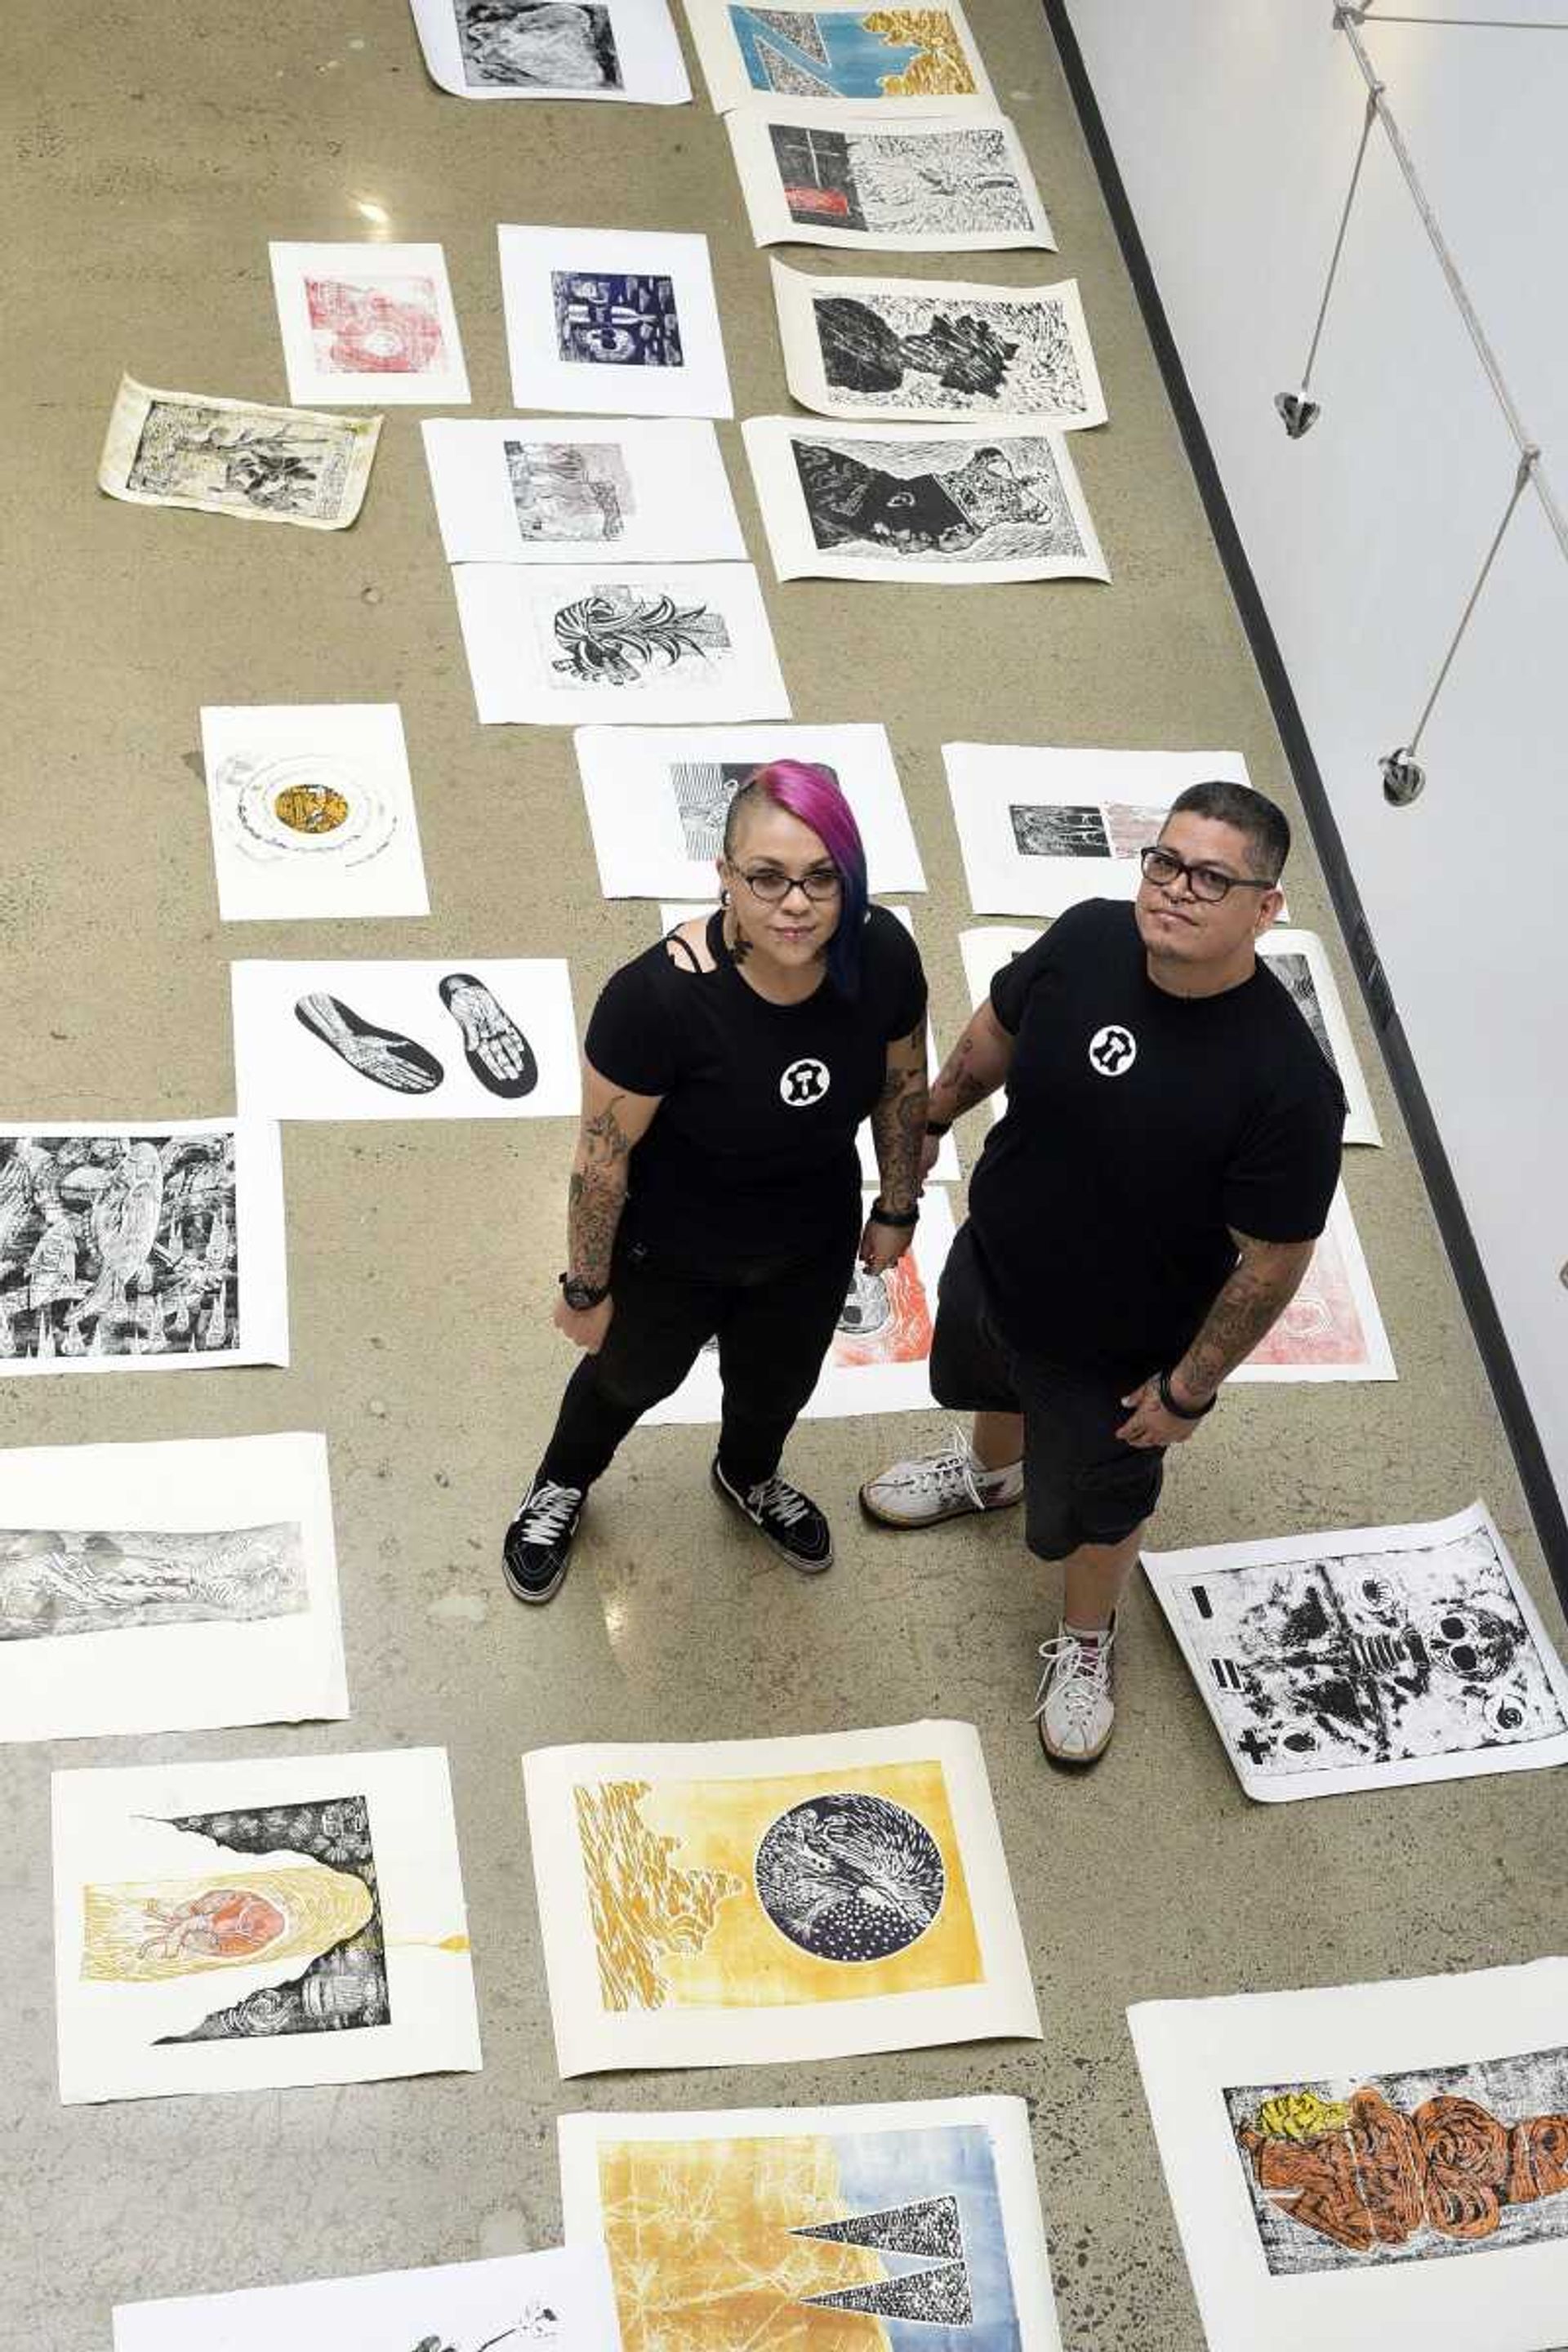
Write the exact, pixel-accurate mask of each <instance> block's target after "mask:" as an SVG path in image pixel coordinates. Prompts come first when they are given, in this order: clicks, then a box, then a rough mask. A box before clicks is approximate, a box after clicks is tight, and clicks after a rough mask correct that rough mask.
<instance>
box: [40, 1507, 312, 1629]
mask: <svg viewBox="0 0 1568 2352" xmlns="http://www.w3.org/2000/svg"><path fill="white" fill-rule="evenodd" d="M309 1606H310V1594H309V1591H308V1588H307V1583H306V1575H305V1554H304V1549H303V1546H302V1544H301V1541H300V1528H299V1526H298V1524H297V1523H296V1522H294V1521H292V1520H288V1521H284V1520H279V1522H277V1523H276V1524H275V1525H271V1526H267V1527H258V1528H222V1529H220V1530H218V1531H217V1532H216V1533H214V1534H210V1535H209V1534H200V1535H198V1534H189V1535H187V1534H183V1533H182V1534H172V1533H169V1532H167V1531H160V1532H158V1533H156V1534H144V1533H140V1532H138V1533H134V1534H126V1533H123V1532H122V1531H121V1530H119V1529H114V1530H112V1531H111V1530H109V1529H104V1530H102V1531H100V1532H98V1531H95V1532H94V1533H92V1534H86V1533H80V1532H77V1531H74V1530H65V1529H57V1528H0V1642H35V1641H43V1640H50V1639H53V1638H54V1637H55V1636H56V1635H58V1634H64V1633H121V1632H124V1631H126V1630H128V1629H130V1628H133V1627H140V1626H159V1625H205V1624H223V1625H244V1624H249V1623H252V1622H255V1621H256V1620H258V1619H259V1618H266V1617H289V1616H293V1615H296V1614H298V1613H299V1612H300V1611H302V1610H304V1609H306V1608H308V1607H309Z"/></svg>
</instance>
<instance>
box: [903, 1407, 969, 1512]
mask: <svg viewBox="0 0 1568 2352" xmlns="http://www.w3.org/2000/svg"><path fill="white" fill-rule="evenodd" d="M902 1483H903V1484H905V1485H908V1486H913V1487H914V1488H915V1489H916V1490H917V1491H919V1490H920V1489H921V1487H926V1486H934V1487H935V1489H936V1492H937V1494H938V1495H939V1496H941V1497H942V1500H943V1501H944V1502H945V1501H946V1500H947V1498H948V1496H953V1495H960V1494H963V1495H967V1496H968V1497H969V1499H970V1501H971V1502H972V1503H973V1506H974V1507H975V1509H976V1510H977V1511H983V1510H984V1508H985V1497H984V1495H983V1494H982V1493H981V1491H980V1478H979V1474H978V1472H977V1471H976V1469H975V1467H974V1460H973V1455H972V1454H971V1453H970V1451H969V1440H968V1439H967V1438H966V1437H965V1436H964V1434H963V1430H962V1429H959V1428H957V1427H956V1426H955V1427H954V1429H953V1432H952V1444H950V1445H949V1447H948V1448H947V1450H946V1451H945V1452H943V1453H942V1454H924V1455H922V1456H921V1459H920V1460H919V1461H917V1462H910V1463H907V1464H906V1465H904V1479H903V1481H902Z"/></svg>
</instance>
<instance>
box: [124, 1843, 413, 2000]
mask: <svg viewBox="0 0 1568 2352" xmlns="http://www.w3.org/2000/svg"><path fill="white" fill-rule="evenodd" d="M169 1827H170V1828H171V1829H175V1830H182V1831H185V1832H189V1833H190V1835H192V1836H193V1837H200V1838H205V1839H207V1840H209V1841H210V1842H211V1843H212V1844H214V1845H219V1846H225V1847H226V1848H228V1850H229V1851H230V1852H231V1853H253V1854H273V1853H302V1854H307V1855H309V1856H310V1858H311V1860H313V1861H316V1862H321V1863H324V1864H326V1865H327V1867H328V1868H329V1869H330V1870H333V1871H337V1872H339V1873H342V1874H344V1875H346V1876H348V1877H352V1878H357V1879H359V1880H360V1881H361V1882H362V1884H363V1886H364V1887H365V1889H366V1891H367V1893H368V1894H369V1896H370V1915H369V1916H368V1917H367V1918H366V1919H365V1921H364V1923H363V1926H362V1927H357V1928H355V1929H354V1931H353V1934H351V1935H348V1936H345V1937H342V1940H341V1941H339V1942H337V1943H335V1944H333V1945H332V1946H331V1948H330V1949H329V1950H327V1951H325V1952H322V1953H321V1954H320V1956H319V1957H318V1958H315V1959H313V1960H311V1961H310V1965H309V1966H308V1967H307V1968H305V1969H303V1970H302V1971H301V1972H300V1975H299V1976H297V1977H295V1978H292V1979H290V1980H289V1982H288V1983H286V1984H280V1985H270V1986H263V1987H262V1988H261V1989H260V1990H258V1991H257V1992H252V1993H247V1995H246V1996H245V1997H244V1999H243V2000H237V2001H236V2002H234V2003H233V2005H232V2006H231V2007H229V2008H227V2009H220V2010H215V2011H213V2013H212V2014H211V2016H209V2017H205V2018H203V2020H202V2021H201V2023H200V2024H199V2025H196V2026H193V2027H192V2029H191V2031H190V2032H188V2033H170V2034H165V2035H163V2036H162V2037H161V2042H163V2043H169V2042H237V2041H244V2040H255V2039H256V2038H258V2036H261V2035H271V2034H283V2033H342V2032H348V2031H350V2030H352V2029H353V2028H357V2027H360V2026H366V2025H386V2024H388V2023H389V2022H390V2021H391V2017H392V2002H391V1995H390V1990H389V1988H388V1984H387V1977H386V1951H385V1944H384V1937H383V1934H382V1923H381V1903H380V1898H379V1895H378V1892H377V1886H376V1875H375V1854H374V1849H373V1847H372V1844H371V1836H370V1808H369V1806H368V1805H367V1803H366V1802H365V1800H364V1799H363V1797H332V1798H329V1799H326V1800H322V1801H312V1802H309V1803H300V1804H292V1805H269V1806H268V1807H266V1808H265V1809H263V1810H261V1811H257V1812H225V1813H186V1814H183V1815H181V1816H180V1817H179V1818H178V1819H176V1820H173V1821H171V1822H170V1823H169ZM182 1907H184V1906H182Z"/></svg>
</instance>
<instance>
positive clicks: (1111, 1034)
mask: <svg viewBox="0 0 1568 2352" xmlns="http://www.w3.org/2000/svg"><path fill="white" fill-rule="evenodd" d="M1137 1059H1138V1040H1137V1038H1136V1037H1134V1035H1133V1034H1132V1032H1131V1029H1124V1028H1123V1027H1122V1026H1121V1022H1120V1021H1108V1022H1107V1023H1106V1024H1105V1026H1104V1028H1103V1029H1097V1030H1096V1031H1095V1033H1094V1034H1093V1036H1092V1037H1091V1038H1090V1039H1089V1068H1090V1069H1091V1070H1096V1071H1098V1072H1099V1074H1100V1076H1101V1077H1102V1078H1124V1077H1125V1076H1126V1075H1127V1073H1128V1071H1129V1070H1130V1069H1131V1067H1132V1065H1133V1063H1134V1062H1135V1061H1136V1060H1137Z"/></svg>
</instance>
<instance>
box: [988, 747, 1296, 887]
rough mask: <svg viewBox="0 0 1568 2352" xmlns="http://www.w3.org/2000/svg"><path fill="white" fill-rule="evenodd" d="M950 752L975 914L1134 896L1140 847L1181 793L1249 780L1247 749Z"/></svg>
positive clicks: (1138, 873)
mask: <svg viewBox="0 0 1568 2352" xmlns="http://www.w3.org/2000/svg"><path fill="white" fill-rule="evenodd" d="M942 759H943V761H944V762H945V764H946V768H947V788H948V792H949V794H950V796H951V798H952V816H953V823H954V824H955V825H956V826H957V828H958V843H959V847H960V848H961V849H962V851H963V870H964V874H965V876H966V877H967V879H968V883H969V899H970V904H971V905H972V906H973V909H974V911H975V913H976V914H977V915H1060V914H1064V913H1065V912H1066V910H1067V909H1068V907H1076V906H1077V905H1079V902H1080V901H1081V900H1083V899H1085V898H1136V897H1137V895H1138V887H1139V883H1140V881H1141V879H1142V875H1141V872H1140V868H1139V865H1138V852H1139V851H1140V849H1142V847H1143V846H1144V845H1145V844H1146V843H1148V842H1151V841H1152V840H1154V838H1155V837H1156V835H1158V833H1159V830H1160V827H1161V825H1162V824H1163V823H1164V820H1165V817H1166V815H1167V814H1168V813H1169V810H1170V806H1171V803H1172V802H1173V800H1174V799H1175V797H1176V795H1177V793H1182V792H1184V791H1185V790H1186V788H1187V786H1188V785H1189V784H1196V783H1203V782H1209V781H1215V782H1229V783H1237V784H1245V783H1249V782H1251V779H1250V777H1249V776H1248V775H1247V762H1246V761H1245V760H1244V759H1243V758H1242V757H1241V754H1240V752H1239V751H1058V750H1055V749H1047V748H1046V747H1045V746H1043V745H1042V746H1038V747H1037V746H1036V745H1033V744H1022V743H944V744H943V745H942Z"/></svg>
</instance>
